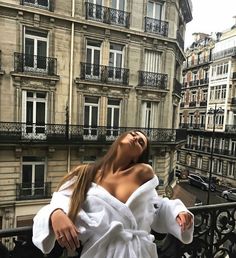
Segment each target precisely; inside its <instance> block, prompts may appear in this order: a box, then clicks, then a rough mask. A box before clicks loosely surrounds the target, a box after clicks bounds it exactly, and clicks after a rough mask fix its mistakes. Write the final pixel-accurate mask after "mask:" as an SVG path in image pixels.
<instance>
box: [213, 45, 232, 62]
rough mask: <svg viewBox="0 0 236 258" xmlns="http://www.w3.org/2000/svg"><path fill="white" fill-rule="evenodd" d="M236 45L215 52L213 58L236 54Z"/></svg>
mask: <svg viewBox="0 0 236 258" xmlns="http://www.w3.org/2000/svg"><path fill="white" fill-rule="evenodd" d="M235 55H236V47H231V48H227V49H225V50H222V51H219V52H215V53H213V60H217V59H219V58H223V57H229V56H235Z"/></svg>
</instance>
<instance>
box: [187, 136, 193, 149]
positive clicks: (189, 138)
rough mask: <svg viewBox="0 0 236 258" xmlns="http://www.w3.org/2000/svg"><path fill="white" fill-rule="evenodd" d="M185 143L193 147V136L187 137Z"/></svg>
mask: <svg viewBox="0 0 236 258" xmlns="http://www.w3.org/2000/svg"><path fill="white" fill-rule="evenodd" d="M187 143H188V145H189V146H191V145H193V136H192V135H188V138H187Z"/></svg>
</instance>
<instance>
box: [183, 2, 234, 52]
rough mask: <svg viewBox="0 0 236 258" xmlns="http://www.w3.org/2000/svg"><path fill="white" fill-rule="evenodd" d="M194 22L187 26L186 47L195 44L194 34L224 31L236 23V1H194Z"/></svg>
mask: <svg viewBox="0 0 236 258" xmlns="http://www.w3.org/2000/svg"><path fill="white" fill-rule="evenodd" d="M192 3H193V13H192V14H193V20H192V21H191V22H189V23H188V24H187V27H186V35H185V47H188V46H189V45H190V44H191V43H192V42H193V37H192V33H194V32H203V33H208V34H211V32H213V33H215V32H219V31H224V30H226V29H229V28H231V27H232V26H233V25H234V24H235V23H236V21H235V19H234V18H233V16H236V0H224V1H222V0H192Z"/></svg>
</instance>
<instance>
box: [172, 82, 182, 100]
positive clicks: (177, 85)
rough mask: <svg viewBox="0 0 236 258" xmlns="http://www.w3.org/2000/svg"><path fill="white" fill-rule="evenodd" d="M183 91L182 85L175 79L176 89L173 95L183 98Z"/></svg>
mask: <svg viewBox="0 0 236 258" xmlns="http://www.w3.org/2000/svg"><path fill="white" fill-rule="evenodd" d="M181 89H182V84H181V83H180V82H179V81H178V80H177V79H176V78H174V89H173V93H175V94H177V95H179V96H181Z"/></svg>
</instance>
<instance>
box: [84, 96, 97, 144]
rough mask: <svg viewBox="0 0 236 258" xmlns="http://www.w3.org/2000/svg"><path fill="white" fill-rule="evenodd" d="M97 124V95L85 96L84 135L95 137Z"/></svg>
mask: <svg viewBox="0 0 236 258" xmlns="http://www.w3.org/2000/svg"><path fill="white" fill-rule="evenodd" d="M97 126H98V97H92V96H91V97H85V104H84V137H85V138H91V139H96V138H97Z"/></svg>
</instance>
